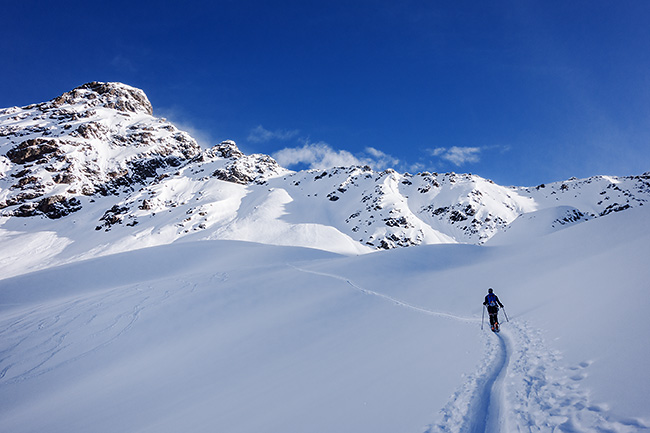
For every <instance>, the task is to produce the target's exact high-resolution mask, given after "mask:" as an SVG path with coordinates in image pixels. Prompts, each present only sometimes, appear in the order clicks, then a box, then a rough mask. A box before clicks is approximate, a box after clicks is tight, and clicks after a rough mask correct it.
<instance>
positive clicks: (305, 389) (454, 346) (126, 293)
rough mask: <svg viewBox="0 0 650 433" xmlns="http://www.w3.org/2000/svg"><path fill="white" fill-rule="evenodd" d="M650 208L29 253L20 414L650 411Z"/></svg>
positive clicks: (412, 418)
mask: <svg viewBox="0 0 650 433" xmlns="http://www.w3.org/2000/svg"><path fill="white" fill-rule="evenodd" d="M649 213H650V208H648V207H644V206H642V207H639V208H636V209H629V210H627V211H625V212H619V213H616V214H612V215H609V216H608V217H607V218H597V219H594V220H590V221H587V222H583V223H581V224H574V225H571V226H569V227H567V228H565V229H563V230H560V231H556V232H553V233H551V234H547V235H542V236H538V237H535V238H528V239H526V242H519V243H517V242H513V241H512V240H511V241H509V242H507V243H504V244H502V245H495V246H489V245H486V246H477V245H466V244H446V245H445V244H442V245H427V246H419V247H413V248H404V249H394V250H389V251H383V252H376V253H373V254H364V255H360V256H342V255H337V254H333V253H330V252H324V251H320V250H316V249H304V248H297V247H282V246H272V245H261V244H256V243H245V242H238V241H224V240H219V241H205V240H204V241H201V242H185V243H173V244H170V245H163V246H157V247H152V248H145V249H139V250H136V251H130V252H126V253H120V254H113V255H107V256H103V257H99V258H93V259H90V260H86V261H78V262H75V263H70V264H68V265H65V266H61V267H52V268H50V269H46V270H41V271H36V272H30V273H22V272H17V273H19V274H20V273H22V275H17V276H15V277H12V278H5V279H3V280H0V311H1V315H0V333H1V334H2V335H1V337H0V400H1V401H2V402H3V404H2V405H1V406H0V430H2V431H11V432H33V431H48V432H86V431H93V432H114V431H129V432H154V431H155V432H177V431H188V432H214V431H227V432H235V433H236V432H254V431H255V432H258V431H271V432H280V431H281V432H304V431H314V432H328V433H329V432H360V431H362V432H373V433H381V432H423V431H429V432H475V431H481V432H483V431H488V432H497V431H499V432H506V431H507V432H517V431H526V432H536V431H542V432H557V431H564V432H592V431H610V432H612V431H613V432H637V431H647V430H649V427H650V408H649V407H648V405H647V403H646V397H645V396H646V394H647V392H648V390H650V374H649V373H648V370H647V368H645V367H646V364H647V359H648V358H649V356H650V349H648V346H647V344H646V341H647V335H648V333H649V332H650V324H649V323H648V320H647V314H646V312H647V311H648V309H649V308H650V298H649V297H648V281H650V270H649V269H648V266H647V258H648V257H649V256H650V230H649V229H648V227H647V224H646V222H647V220H648V216H650V215H649ZM522 221H523V220H522ZM522 221H520V222H521V223H523V224H525V221H523V222H522ZM18 271H19V270H18ZM489 286H491V287H494V288H495V291H496V292H497V294H498V295H499V296H500V298H501V300H502V301H503V302H504V304H505V305H506V311H507V313H508V315H509V318H510V322H507V323H503V330H502V332H501V333H500V334H492V333H491V332H490V331H489V330H481V312H482V310H481V302H482V298H483V296H484V294H485V289H486V288H487V287H489ZM503 319H504V318H503V316H502V322H503Z"/></svg>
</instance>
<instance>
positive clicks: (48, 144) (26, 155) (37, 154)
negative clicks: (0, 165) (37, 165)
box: [7, 138, 59, 165]
mask: <svg viewBox="0 0 650 433" xmlns="http://www.w3.org/2000/svg"><path fill="white" fill-rule="evenodd" d="M57 151H59V146H58V143H57V140H50V139H46V138H33V139H30V140H25V141H23V142H22V143H20V144H19V145H18V146H16V147H14V148H12V149H10V150H9V151H8V152H7V158H9V160H10V161H11V162H13V163H14V164H23V165H24V164H27V163H29V162H34V161H38V160H40V159H43V158H44V157H45V156H46V155H48V154H51V153H55V152H57Z"/></svg>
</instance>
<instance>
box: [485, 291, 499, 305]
mask: <svg viewBox="0 0 650 433" xmlns="http://www.w3.org/2000/svg"><path fill="white" fill-rule="evenodd" d="M486 298H487V303H488V305H489V306H490V307H496V306H497V295H495V294H494V293H490V294H488V295H487V297H486Z"/></svg>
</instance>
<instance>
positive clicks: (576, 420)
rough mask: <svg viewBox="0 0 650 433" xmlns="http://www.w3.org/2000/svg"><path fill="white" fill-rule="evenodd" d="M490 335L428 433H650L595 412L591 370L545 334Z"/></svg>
mask: <svg viewBox="0 0 650 433" xmlns="http://www.w3.org/2000/svg"><path fill="white" fill-rule="evenodd" d="M289 266H290V267H292V268H294V269H296V270H297V271H300V272H306V273H310V274H314V275H320V276H324V277H328V278H333V279H337V280H340V281H343V282H345V283H346V284H347V285H349V286H350V287H351V288H353V289H354V290H358V291H360V292H362V293H364V294H366V295H371V296H376V297H378V298H381V299H384V300H386V301H388V302H391V303H393V304H394V305H397V306H399V307H403V308H407V309H409V310H412V311H415V312H418V313H423V314H427V315H430V316H437V317H442V318H446V319H453V320H457V321H460V322H464V323H468V324H477V323H478V322H479V320H478V319H476V318H473V317H465V316H459V315H455V314H451V313H447V312H440V311H433V310H428V309H426V308H422V307H419V306H417V305H412V304H409V303H407V302H404V301H400V300H399V299H396V298H393V297H391V296H388V295H385V294H382V293H379V292H376V291H373V290H368V289H365V288H363V287H361V286H359V285H358V284H356V283H354V282H353V281H352V280H350V279H348V278H345V277H342V276H340V275H335V274H329V273H325V272H319V271H313V270H309V269H304V268H300V267H298V266H295V265H293V264H289ZM482 332H484V333H485V334H486V335H485V337H486V338H485V346H486V348H485V353H486V355H485V357H484V360H483V362H482V363H481V364H480V365H479V367H478V369H477V370H476V371H475V372H474V373H473V374H471V375H469V376H467V377H466V379H465V381H464V383H463V384H462V385H461V386H460V387H459V389H458V390H457V391H456V392H455V393H454V394H453V395H452V396H451V398H450V400H449V402H448V403H447V405H446V406H445V407H444V408H443V409H442V410H441V411H440V415H439V421H438V422H437V423H435V424H431V425H429V426H427V427H426V428H425V430H424V431H425V433H510V432H517V433H523V432H525V433H537V432H540V433H542V432H544V433H546V432H549V433H556V432H564V433H633V432H648V431H650V425H648V424H647V423H645V422H644V421H642V420H639V419H624V418H620V417H617V416H616V415H614V414H612V413H609V412H608V411H607V409H606V405H598V404H593V403H591V402H590V400H589V396H588V394H587V392H586V391H583V390H581V389H580V385H579V382H580V381H581V380H582V379H584V378H585V377H587V374H588V373H587V371H586V370H587V369H588V367H589V365H590V364H591V362H589V361H583V362H581V363H579V364H578V365H575V366H570V367H565V366H563V365H562V363H561V356H560V354H559V353H558V352H553V351H550V350H549V349H548V347H546V345H545V343H544V341H543V339H542V337H541V333H540V331H537V330H533V329H531V328H530V327H529V326H528V324H527V323H525V322H521V323H520V322H519V321H517V320H510V321H509V322H507V323H502V330H501V332H499V333H492V331H490V330H485V331H482Z"/></svg>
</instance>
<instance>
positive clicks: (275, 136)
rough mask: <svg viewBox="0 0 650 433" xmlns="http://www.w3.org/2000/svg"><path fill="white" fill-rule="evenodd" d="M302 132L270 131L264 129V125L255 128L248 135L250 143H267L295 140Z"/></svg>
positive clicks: (294, 130) (293, 130) (295, 130)
mask: <svg viewBox="0 0 650 433" xmlns="http://www.w3.org/2000/svg"><path fill="white" fill-rule="evenodd" d="M299 132H300V131H298V130H297V129H292V130H281V129H278V130H275V131H269V130H268V129H266V128H264V127H263V126H262V125H258V126H256V127H255V128H253V129H251V131H250V133H249V134H248V141H250V142H251V143H265V142H267V141H271V140H281V141H284V140H290V139H292V138H294V137H295V136H297V135H298V133H299Z"/></svg>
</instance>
